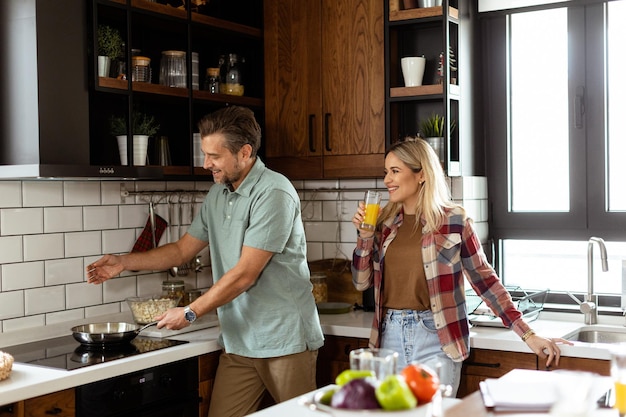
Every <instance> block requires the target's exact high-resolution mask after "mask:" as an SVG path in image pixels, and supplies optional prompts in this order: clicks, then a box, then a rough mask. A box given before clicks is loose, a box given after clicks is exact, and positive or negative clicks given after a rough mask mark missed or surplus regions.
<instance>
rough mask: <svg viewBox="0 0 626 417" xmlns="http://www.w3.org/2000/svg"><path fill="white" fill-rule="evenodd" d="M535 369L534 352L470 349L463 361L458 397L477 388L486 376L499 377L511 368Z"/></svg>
mask: <svg viewBox="0 0 626 417" xmlns="http://www.w3.org/2000/svg"><path fill="white" fill-rule="evenodd" d="M516 368H518V369H519V368H521V369H537V356H536V355H535V354H534V353H521V352H508V351H501V350H486V349H472V350H471V351H470V356H469V358H467V359H466V360H465V362H463V369H462V371H461V383H460V385H459V391H458V393H457V397H458V398H463V397H465V396H466V395H468V394H471V393H472V392H474V391H476V390H478V384H479V383H480V381H483V380H485V379H487V378H499V377H501V376H502V375H504V374H506V373H507V372H509V371H512V370H513V369H516Z"/></svg>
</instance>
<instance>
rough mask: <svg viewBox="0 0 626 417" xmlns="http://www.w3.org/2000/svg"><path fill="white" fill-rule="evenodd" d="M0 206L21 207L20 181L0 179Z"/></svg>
mask: <svg viewBox="0 0 626 417" xmlns="http://www.w3.org/2000/svg"><path fill="white" fill-rule="evenodd" d="M0 195H1V196H2V199H0V208H8V207H22V183H21V182H20V181H0Z"/></svg>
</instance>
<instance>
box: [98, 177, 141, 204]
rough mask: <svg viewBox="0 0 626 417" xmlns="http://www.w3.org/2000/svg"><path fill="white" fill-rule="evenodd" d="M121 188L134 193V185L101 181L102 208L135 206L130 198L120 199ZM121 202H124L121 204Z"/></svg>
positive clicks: (131, 183) (133, 200) (132, 183)
mask: <svg viewBox="0 0 626 417" xmlns="http://www.w3.org/2000/svg"><path fill="white" fill-rule="evenodd" d="M122 186H124V189H125V190H126V191H134V190H135V183H134V182H132V181H130V182H119V181H102V182H101V183H100V193H101V195H100V201H102V205H103V206H107V205H119V204H135V199H134V198H131V197H126V198H122V194H121V190H122ZM122 200H124V202H123V203H122Z"/></svg>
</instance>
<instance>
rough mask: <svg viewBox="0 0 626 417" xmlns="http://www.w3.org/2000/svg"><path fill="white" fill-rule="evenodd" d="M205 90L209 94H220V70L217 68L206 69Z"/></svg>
mask: <svg viewBox="0 0 626 417" xmlns="http://www.w3.org/2000/svg"><path fill="white" fill-rule="evenodd" d="M204 89H205V90H207V91H209V92H210V93H211V94H217V93H219V92H220V69H219V68H207V69H206V83H205V87H204Z"/></svg>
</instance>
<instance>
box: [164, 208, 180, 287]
mask: <svg viewBox="0 0 626 417" xmlns="http://www.w3.org/2000/svg"><path fill="white" fill-rule="evenodd" d="M167 208H168V210H169V214H170V216H169V217H170V228H169V230H168V234H169V242H170V243H171V242H172V241H173V240H174V239H172V231H173V229H174V228H173V226H172V223H173V222H174V203H173V202H172V200H171V199H169V200H168V201H167ZM169 273H170V275H171V276H173V277H176V276H178V267H177V266H172V267H171V268H170V270H169Z"/></svg>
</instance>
